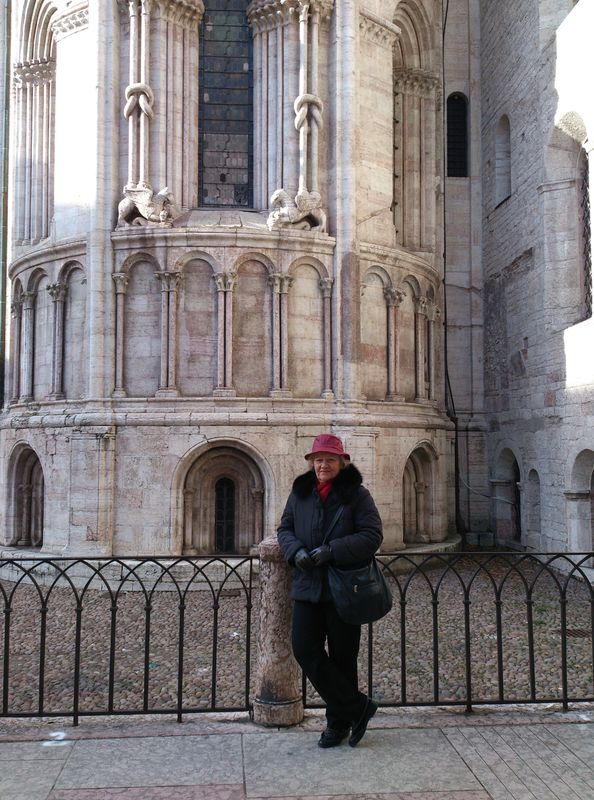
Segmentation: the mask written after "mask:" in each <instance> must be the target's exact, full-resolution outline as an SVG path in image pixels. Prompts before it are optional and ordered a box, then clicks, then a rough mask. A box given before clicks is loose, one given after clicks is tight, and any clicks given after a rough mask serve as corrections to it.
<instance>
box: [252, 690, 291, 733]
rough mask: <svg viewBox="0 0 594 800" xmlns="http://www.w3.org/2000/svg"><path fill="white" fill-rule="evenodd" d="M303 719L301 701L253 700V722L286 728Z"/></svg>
mask: <svg viewBox="0 0 594 800" xmlns="http://www.w3.org/2000/svg"><path fill="white" fill-rule="evenodd" d="M302 719H303V701H302V699H301V698H300V697H297V698H295V700H278V701H276V702H275V701H272V700H259V699H258V698H256V699H255V700H254V722H255V723H256V725H264V726H266V727H271V728H272V727H274V728H288V727H289V726H291V725H298V724H299V723H300V722H301V721H302Z"/></svg>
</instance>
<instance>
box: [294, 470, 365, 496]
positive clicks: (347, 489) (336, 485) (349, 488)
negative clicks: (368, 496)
mask: <svg viewBox="0 0 594 800" xmlns="http://www.w3.org/2000/svg"><path fill="white" fill-rule="evenodd" d="M362 483H363V477H362V475H361V473H360V472H359V470H358V469H357V467H356V466H355V465H354V464H349V465H348V466H346V467H345V468H344V469H341V470H340V472H339V473H338V475H337V476H336V478H334V481H333V483H332V491H333V492H336V494H337V495H338V499H339V500H340V502H341V503H348V502H349V501H350V500H352V498H353V492H355V491H356V490H357V489H358V488H359V486H361V484H362ZM315 486H316V475H315V472H314V471H313V469H309V470H308V471H307V472H304V473H303V475H299V476H298V477H297V478H295V480H294V481H293V491H294V492H295V494H296V495H297V497H298V498H299V499H300V500H305V498H306V497H309V496H310V495H311V493H312V492H313V490H314V489H315Z"/></svg>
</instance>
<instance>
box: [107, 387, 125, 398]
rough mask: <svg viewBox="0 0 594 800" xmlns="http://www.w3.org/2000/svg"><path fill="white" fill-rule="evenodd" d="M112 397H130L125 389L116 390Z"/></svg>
mask: <svg viewBox="0 0 594 800" xmlns="http://www.w3.org/2000/svg"><path fill="white" fill-rule="evenodd" d="M111 396H112V397H115V398H118V397H128V395H127V394H126V390H125V389H114V390H113V392H112V393H111Z"/></svg>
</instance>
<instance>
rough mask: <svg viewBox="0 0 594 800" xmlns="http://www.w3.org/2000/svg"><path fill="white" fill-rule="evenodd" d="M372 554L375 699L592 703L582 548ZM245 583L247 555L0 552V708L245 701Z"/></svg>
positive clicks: (592, 576) (24, 710) (250, 585)
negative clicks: (380, 608)
mask: <svg viewBox="0 0 594 800" xmlns="http://www.w3.org/2000/svg"><path fill="white" fill-rule="evenodd" d="M379 560H380V562H381V563H382V565H383V569H384V572H385V574H386V576H387V577H388V580H389V582H390V585H391V587H392V592H393V595H394V607H393V609H392V611H391V612H390V614H389V615H388V616H387V617H385V618H384V619H382V620H380V621H379V622H377V623H375V624H374V625H370V626H365V627H364V630H363V637H362V647H361V656H360V676H361V678H362V681H361V683H362V688H363V689H364V690H365V691H367V692H368V693H370V694H373V696H374V697H375V698H376V699H377V700H378V701H379V703H380V704H381V705H383V706H388V707H389V706H415V705H416V706H424V705H442V706H449V705H458V706H464V707H465V708H466V709H467V710H471V708H472V707H473V706H476V705H482V704H491V703H495V704H506V703H559V704H561V705H562V706H563V708H568V706H569V704H570V703H581V702H591V701H594V635H593V631H594V589H593V586H592V581H593V580H594V553H582V554H569V553H554V554H551V553H548V554H527V553H519V552H514V553H495V552H493V553H486V552H471V553H452V554H427V555H421V554H417V555H411V554H410V553H408V552H407V553H406V554H404V553H399V554H390V555H387V554H382V555H381V556H380V557H379ZM259 593H260V586H259V561H258V559H257V557H236V558H222V557H217V556H212V557H205V558H200V559H198V558H175V559H171V558H169V559H166V558H135V559H121V558H119V559H118V558H113V559H103V560H94V559H93V560H90V559H61V558H60V559H58V558H37V559H35V558H23V559H16V558H5V559H0V605H1V607H2V610H3V614H2V615H0V716H6V717H10V716H13V717H32V716H71V717H72V718H73V720H74V724H77V723H78V720H79V718H80V716H83V715H101V714H103V715H111V714H114V715H115V714H175V715H176V716H177V719H178V720H181V719H182V715H184V714H190V713H196V712H202V711H248V710H250V707H251V702H252V700H253V698H254V695H255V688H256V687H255V682H254V675H255V669H254V664H255V657H256V642H257V640H258V624H259V615H258V614H257V613H253V609H257V608H258V607H259ZM303 699H304V704H305V705H306V706H309V707H316V706H319V705H321V703H320V700H319V698H318V697H317V696H316V695H315V693H314V691H313V689H312V688H311V686H309V684H308V683H307V682H306V681H304V682H303Z"/></svg>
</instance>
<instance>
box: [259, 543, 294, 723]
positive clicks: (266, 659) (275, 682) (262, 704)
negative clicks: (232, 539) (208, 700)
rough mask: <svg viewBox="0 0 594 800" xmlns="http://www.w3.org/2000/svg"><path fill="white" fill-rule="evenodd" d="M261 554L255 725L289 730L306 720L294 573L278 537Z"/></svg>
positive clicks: (265, 545) (261, 548)
mask: <svg viewBox="0 0 594 800" xmlns="http://www.w3.org/2000/svg"><path fill="white" fill-rule="evenodd" d="M259 550H260V632H259V636H258V662H257V672H256V698H255V700H254V722H256V723H258V724H259V725H270V726H274V727H278V726H280V727H286V726H289V725H296V724H297V723H298V722H301V720H302V719H303V701H302V699H301V691H300V672H299V667H298V665H297V662H296V661H295V659H294V658H293V651H292V648H291V620H292V613H293V607H292V602H291V600H290V599H289V588H290V583H291V571H290V568H289V566H288V565H287V564H286V562H285V560H284V559H283V557H282V555H281V551H280V548H279V546H278V542H277V540H276V536H275V537H270V538H267V539H264V540H263V541H262V542H261V543H260V546H259Z"/></svg>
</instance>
